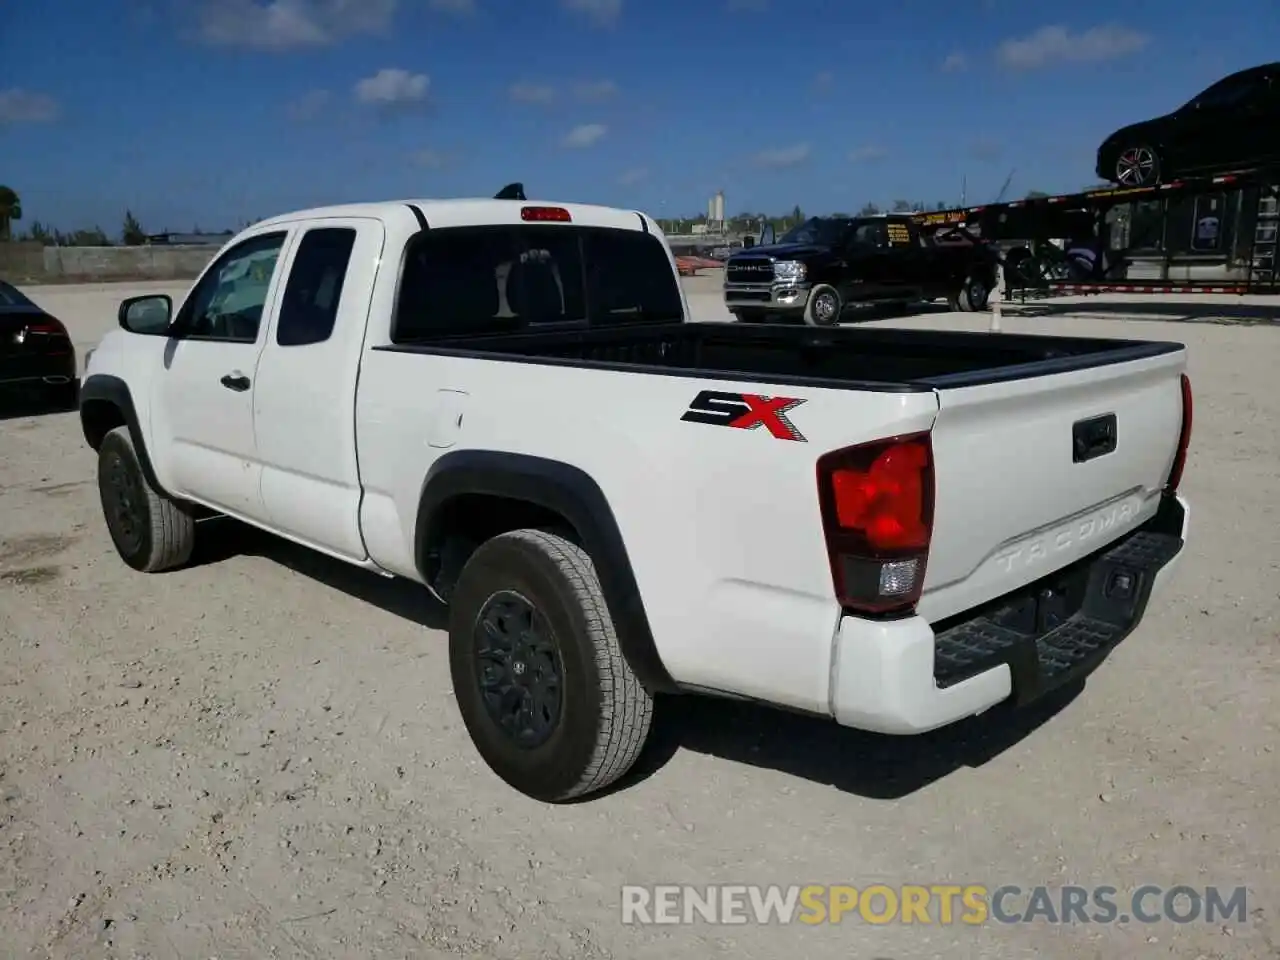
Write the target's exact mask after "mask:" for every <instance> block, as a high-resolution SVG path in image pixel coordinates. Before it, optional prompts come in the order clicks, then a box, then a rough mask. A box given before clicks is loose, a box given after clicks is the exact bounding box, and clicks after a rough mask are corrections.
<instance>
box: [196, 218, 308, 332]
mask: <svg viewBox="0 0 1280 960" xmlns="http://www.w3.org/2000/svg"><path fill="white" fill-rule="evenodd" d="M284 238H285V233H284V232H280V233H264V234H260V235H258V236H256V237H251V238H249V239H248V240H245V241H244V242H243V243H240V244H238V245H237V246H235V247H233V248H232V249H230V250H228V251H227V252H226V253H225V254H223V255H222V257H221V258H219V260H218V262H217V263H215V264H214V265H213V266H212V267H210V268H209V271H208V272H207V273H206V274H205V275H204V277H203V278H202V279H201V280H200V283H199V285H198V286H197V287H196V289H195V291H194V292H193V293H192V295H191V297H190V298H189V299H188V300H187V302H186V303H185V304H184V305H183V307H182V313H181V315H180V316H179V318H178V327H179V329H181V330H182V331H183V332H184V334H185V335H186V336H187V337H190V338H193V339H197V340H225V341H230V342H232V343H253V342H255V341H256V340H257V339H258V328H259V326H260V325H261V324H262V311H263V308H264V307H265V306H266V303H267V291H268V290H269V289H270V288H271V278H272V277H273V276H275V272H276V261H277V260H279V258H280V249H281V248H282V247H283V246H284Z"/></svg>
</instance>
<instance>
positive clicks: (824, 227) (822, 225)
mask: <svg viewBox="0 0 1280 960" xmlns="http://www.w3.org/2000/svg"><path fill="white" fill-rule="evenodd" d="M848 229H849V221H847V220H830V219H822V218H820V217H810V218H809V219H808V220H806V221H805V222H804V223H801V224H799V225H797V226H794V227H792V228H791V229H790V230H788V231H787V232H786V233H784V234H783V235H782V237H781V238H780V239H779V240H778V243H818V244H822V245H824V246H832V245H834V244H837V243H839V242H840V239H841V238H842V237H843V236H844V234H845V231H846V230H848Z"/></svg>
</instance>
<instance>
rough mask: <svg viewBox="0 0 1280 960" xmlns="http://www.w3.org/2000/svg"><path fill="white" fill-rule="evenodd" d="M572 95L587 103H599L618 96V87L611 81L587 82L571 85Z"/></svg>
mask: <svg viewBox="0 0 1280 960" xmlns="http://www.w3.org/2000/svg"><path fill="white" fill-rule="evenodd" d="M573 95H574V96H575V97H577V98H578V99H579V100H584V101H586V102H587V103H599V102H600V101H601V100H608V99H610V98H611V97H616V96H617V95H618V85H617V84H616V83H614V82H613V81H612V80H587V81H583V82H582V83H575V84H574V85H573Z"/></svg>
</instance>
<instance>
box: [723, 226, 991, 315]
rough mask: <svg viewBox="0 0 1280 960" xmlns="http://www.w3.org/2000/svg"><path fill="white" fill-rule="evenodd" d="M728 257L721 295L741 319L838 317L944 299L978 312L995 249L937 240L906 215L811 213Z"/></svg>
mask: <svg viewBox="0 0 1280 960" xmlns="http://www.w3.org/2000/svg"><path fill="white" fill-rule="evenodd" d="M770 232H771V231H770V228H768V227H766V228H765V233H764V234H763V235H762V236H761V240H762V243H761V244H760V245H758V246H753V247H749V248H747V249H746V250H743V251H742V252H740V253H737V254H735V255H734V256H732V257H730V258H729V260H728V262H727V263H726V264H725V271H724V299H725V305H726V306H727V307H728V308H729V311H730V312H731V313H732V314H733V315H734V316H735V317H736V318H737V319H738V320H740V321H742V322H744V323H768V322H777V321H783V322H787V321H796V320H802V321H803V322H805V323H807V324H810V325H812V326H830V325H832V324H835V323H838V322H839V320H840V316H841V314H842V313H843V312H844V309H845V307H847V306H848V305H850V304H854V303H858V304H909V303H913V302H917V301H923V300H937V299H939V298H945V299H946V300H947V301H948V302H949V303H950V304H951V306H952V309H955V310H982V309H983V308H985V307H986V305H987V297H988V295H989V293H990V291H991V289H992V287H993V286H994V284H995V265H996V259H997V256H998V255H997V253H996V251H995V249H994V248H991V247H988V246H986V245H984V244H981V243H978V244H971V243H966V244H941V243H936V242H935V241H934V240H933V238H932V235H931V234H928V233H926V232H924V231H921V229H920V228H919V226H918V225H917V224H916V223H915V222H914V221H913V220H912V217H911V215H910V214H901V215H897V214H880V215H876V216H869V217H811V218H810V219H808V220H806V221H804V222H803V223H801V224H799V225H798V226H796V227H793V228H792V229H791V230H789V231H788V232H787V233H785V234H783V236H782V237H781V239H779V240H778V241H777V242H776V243H775V242H771V241H772V237H771V236H770V235H769V234H770Z"/></svg>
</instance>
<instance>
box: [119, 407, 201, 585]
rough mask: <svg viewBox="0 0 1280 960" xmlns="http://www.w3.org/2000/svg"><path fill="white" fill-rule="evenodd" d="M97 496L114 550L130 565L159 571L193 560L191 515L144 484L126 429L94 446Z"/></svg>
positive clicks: (135, 453)
mask: <svg viewBox="0 0 1280 960" xmlns="http://www.w3.org/2000/svg"><path fill="white" fill-rule="evenodd" d="M98 496H99V498H100V499H101V501H102V514H103V517H104V518H105V519H106V522H107V532H108V533H110V534H111V541H112V543H114V544H115V547H116V552H117V553H119V554H120V558H121V559H122V560H124V562H125V563H127V564H128V565H129V566H131V567H132V568H133V569H135V570H140V571H142V572H143V573H159V572H160V571H162V570H171V569H173V568H174V567H180V566H182V565H183V564H185V563H186V562H187V561H188V560H190V559H191V551H192V548H193V547H194V545H195V536H196V528H195V517H194V516H193V514H192V512H191V510H190V509H189V508H188V507H187V506H186V505H184V504H180V503H177V502H175V501H173V500H170V499H169V498H168V497H166V496H164V495H163V494H161V493H159V492H157V491H156V490H155V489H154V488H152V486H151V485H150V484H149V483H148V482H147V478H146V477H145V476H144V475H143V472H142V467H141V465H140V464H139V462H138V452H137V451H136V450H135V449H134V446H133V438H132V437H131V436H130V435H129V428H128V427H116V428H115V429H114V430H112V431H111V432H110V433H108V434H107V435H106V436H105V437H104V438H103V440H102V445H101V446H100V447H98Z"/></svg>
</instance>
